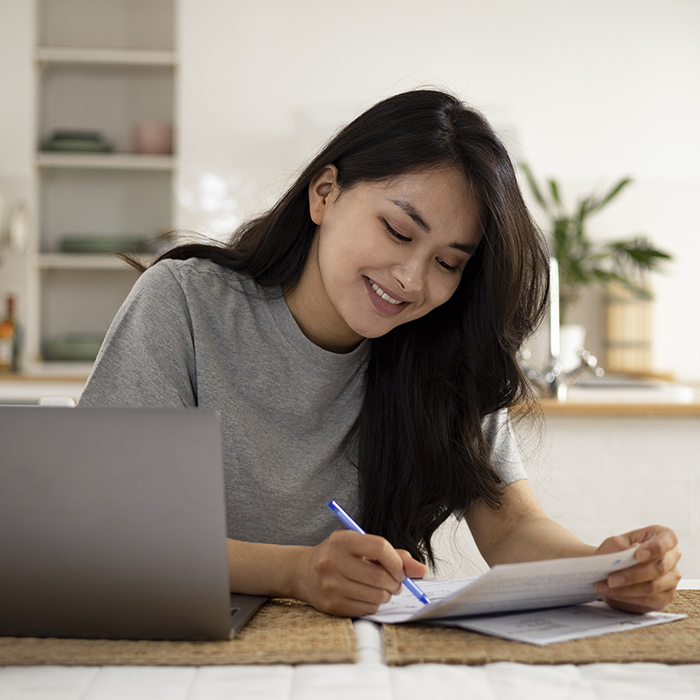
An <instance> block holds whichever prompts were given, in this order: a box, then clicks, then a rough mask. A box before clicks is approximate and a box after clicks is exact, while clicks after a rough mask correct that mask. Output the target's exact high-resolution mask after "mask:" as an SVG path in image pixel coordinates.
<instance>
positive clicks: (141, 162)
mask: <svg viewBox="0 0 700 700" xmlns="http://www.w3.org/2000/svg"><path fill="white" fill-rule="evenodd" d="M36 164H37V166H38V167H39V168H82V169H92V170H164V171H167V170H175V168H176V167H177V160H176V159H175V158H174V157H173V156H159V155H147V154H141V153H49V152H46V151H42V152H39V153H37V157H36Z"/></svg>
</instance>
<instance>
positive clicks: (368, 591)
mask: <svg viewBox="0 0 700 700" xmlns="http://www.w3.org/2000/svg"><path fill="white" fill-rule="evenodd" d="M426 572H427V569H426V567H425V566H424V565H423V564H421V563H420V562H418V561H416V560H415V559H413V557H411V555H410V554H409V553H408V552H406V551H404V550H397V549H394V548H393V547H392V546H391V545H390V544H389V543H388V542H387V541H386V540H385V539H384V538H383V537H378V536H376V535H361V534H359V533H357V532H352V531H350V530H337V531H335V532H333V533H332V534H331V535H330V536H329V537H328V538H326V539H325V540H324V541H323V542H321V544H318V545H316V546H315V547H310V548H308V549H305V551H304V554H303V555H302V556H301V557H300V558H299V561H298V565H297V575H296V577H295V580H296V583H297V587H298V590H297V591H296V597H297V598H300V599H301V600H305V601H306V602H308V603H311V605H313V606H314V607H315V608H316V609H318V610H321V611H322V612H326V613H330V614H332V615H343V616H347V617H361V616H363V615H370V614H372V613H375V612H376V611H377V608H378V607H379V606H380V605H381V604H382V603H387V602H388V601H389V600H391V597H392V596H393V595H396V594H397V593H398V592H399V591H400V590H401V581H403V579H404V578H406V576H410V577H411V578H420V577H422V576H425V574H426Z"/></svg>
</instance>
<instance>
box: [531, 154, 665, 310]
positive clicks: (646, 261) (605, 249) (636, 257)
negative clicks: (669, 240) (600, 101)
mask: <svg viewBox="0 0 700 700" xmlns="http://www.w3.org/2000/svg"><path fill="white" fill-rule="evenodd" d="M521 168H522V171H523V173H524V175H525V178H526V180H527V183H528V185H529V187H530V190H531V191H532V194H533V196H534V198H535V199H536V200H537V203H538V204H539V205H540V206H541V207H542V209H543V211H544V213H545V215H546V216H547V219H548V229H549V230H548V231H546V233H547V234H548V235H549V240H550V250H551V254H552V256H553V257H554V258H555V259H556V261H557V265H558V267H559V312H560V318H561V322H562V323H563V324H565V323H567V322H568V314H569V312H570V309H571V307H572V306H573V304H574V302H575V301H576V300H577V299H578V297H579V295H580V293H581V291H582V290H583V289H584V288H586V287H590V286H595V285H598V286H601V287H603V288H608V287H609V286H610V285H611V284H613V283H617V284H619V285H622V286H623V287H625V288H626V289H628V290H629V291H631V292H632V293H633V294H634V295H636V296H638V297H641V298H647V299H648V298H650V297H651V292H650V291H649V288H648V286H647V285H645V284H643V283H641V277H642V273H645V272H652V271H655V270H658V269H659V267H660V264H661V263H662V262H663V261H668V260H671V255H670V254H669V253H666V252H664V251H663V250H659V249H658V248H655V247H653V246H651V245H650V244H649V243H648V242H647V240H646V239H645V238H644V237H643V236H641V235H637V236H631V237H629V238H625V239H620V240H616V241H608V242H596V241H592V240H591V239H590V238H589V236H588V232H587V230H586V226H587V224H588V220H589V219H590V217H591V216H593V215H594V214H597V213H598V212H599V211H601V210H602V209H603V208H604V207H605V206H607V205H608V204H609V203H610V202H611V201H613V200H614V199H615V198H616V197H618V196H619V194H620V193H621V192H622V191H623V190H624V189H625V188H626V187H627V186H628V185H629V184H630V183H631V182H632V179H631V178H629V177H625V178H622V179H621V180H620V181H619V182H617V183H616V184H615V185H613V187H612V188H610V190H609V191H607V192H606V193H605V194H603V195H601V196H596V195H594V194H591V195H588V196H587V197H582V198H581V199H579V200H578V202H577V203H576V206H575V207H574V208H573V209H572V210H570V211H569V210H567V208H566V206H565V205H564V202H563V200H562V197H561V193H560V188H559V184H558V183H557V181H556V180H554V179H553V178H550V179H548V180H547V186H546V188H543V187H540V185H539V184H538V183H537V180H536V179H535V177H534V175H533V173H532V170H531V169H530V168H529V166H528V165H527V164H525V163H521Z"/></svg>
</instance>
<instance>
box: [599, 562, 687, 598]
mask: <svg viewBox="0 0 700 700" xmlns="http://www.w3.org/2000/svg"><path fill="white" fill-rule="evenodd" d="M680 579H681V575H680V572H679V571H678V569H676V568H675V567H674V568H673V569H671V570H669V571H667V572H665V573H663V574H662V575H660V576H655V577H653V578H648V579H645V580H643V581H637V582H634V583H628V584H626V585H614V586H611V585H609V584H608V583H607V582H605V581H599V582H598V583H597V584H596V586H595V590H596V592H597V593H599V594H600V595H607V596H610V597H612V598H617V599H619V600H622V599H625V598H643V597H646V596H650V595H656V594H657V593H663V592H665V591H668V590H671V589H675V588H676V586H677V585H678V582H679V581H680Z"/></svg>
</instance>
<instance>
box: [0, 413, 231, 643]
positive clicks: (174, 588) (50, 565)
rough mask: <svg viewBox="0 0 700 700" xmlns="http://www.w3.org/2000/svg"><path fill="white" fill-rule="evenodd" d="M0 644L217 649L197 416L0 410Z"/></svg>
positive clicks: (221, 606) (217, 458)
mask: <svg viewBox="0 0 700 700" xmlns="http://www.w3.org/2000/svg"><path fill="white" fill-rule="evenodd" d="M0 446H1V447H0V455H1V457H0V460H1V464H0V572H2V574H1V575H0V635H3V636H44V637H46V636H58V637H97V638H112V639H120V638H121V639H191V640H199V639H226V638H228V637H229V632H230V600H229V592H228V567H227V555H226V528H225V510H224V495H223V494H224V487H223V474H222V459H221V432H220V425H219V420H218V417H217V415H216V414H215V413H214V412H213V411H210V410H206V409H154V408H80V407H78V408H49V407H27V406H25V407H0Z"/></svg>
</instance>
